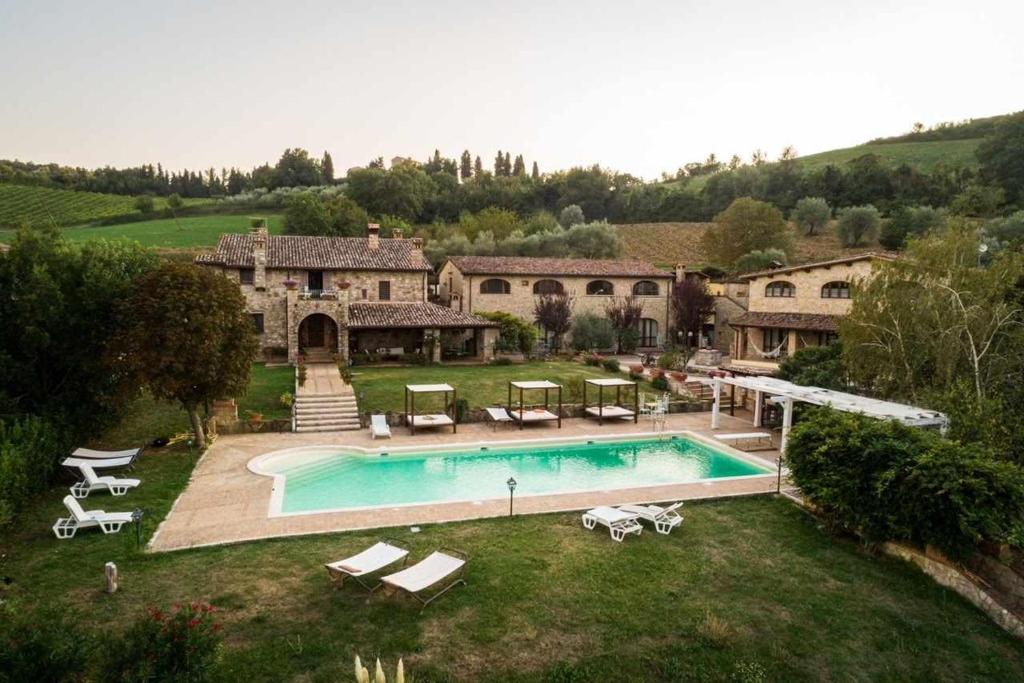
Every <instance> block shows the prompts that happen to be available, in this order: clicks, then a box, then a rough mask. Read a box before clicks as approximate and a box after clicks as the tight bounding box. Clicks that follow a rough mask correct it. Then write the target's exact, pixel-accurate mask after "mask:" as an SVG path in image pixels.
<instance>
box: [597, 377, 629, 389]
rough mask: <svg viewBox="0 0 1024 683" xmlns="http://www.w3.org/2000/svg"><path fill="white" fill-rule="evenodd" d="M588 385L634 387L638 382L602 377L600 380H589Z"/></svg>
mask: <svg viewBox="0 0 1024 683" xmlns="http://www.w3.org/2000/svg"><path fill="white" fill-rule="evenodd" d="M587 384H593V385H594V386H596V387H632V386H635V385H636V382H633V381H630V380H628V379H620V378H618V377H602V378H598V379H588V380H587Z"/></svg>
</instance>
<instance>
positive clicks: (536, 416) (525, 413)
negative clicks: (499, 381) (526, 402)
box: [508, 380, 562, 429]
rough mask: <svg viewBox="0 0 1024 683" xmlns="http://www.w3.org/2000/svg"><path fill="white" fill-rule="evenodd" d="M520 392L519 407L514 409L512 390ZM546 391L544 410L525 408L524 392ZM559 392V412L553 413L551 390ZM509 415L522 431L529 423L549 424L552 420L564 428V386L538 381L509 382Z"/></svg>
mask: <svg viewBox="0 0 1024 683" xmlns="http://www.w3.org/2000/svg"><path fill="white" fill-rule="evenodd" d="M513 389H518V390H519V407H518V408H516V409H513V408H512V390H513ZM541 389H543V390H544V408H543V409H539V408H533V409H530V410H526V408H525V407H524V406H523V392H524V391H539V390H541ZM552 389H557V390H558V412H557V413H552V412H551V403H550V398H551V390H552ZM508 413H509V415H510V416H511V417H512V419H513V420H518V421H519V428H520V429H522V428H523V426H524V425H525V424H526V423H527V422H549V421H551V420H557V421H558V428H559V429H561V428H562V385H561V384H555V383H554V382H549V381H547V380H537V381H522V382H509V383H508Z"/></svg>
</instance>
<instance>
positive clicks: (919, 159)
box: [797, 139, 981, 172]
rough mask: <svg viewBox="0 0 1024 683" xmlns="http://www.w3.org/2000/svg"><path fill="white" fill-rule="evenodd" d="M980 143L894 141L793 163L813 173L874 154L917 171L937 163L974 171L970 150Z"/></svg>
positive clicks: (890, 162)
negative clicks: (829, 165) (830, 165)
mask: <svg viewBox="0 0 1024 683" xmlns="http://www.w3.org/2000/svg"><path fill="white" fill-rule="evenodd" d="M979 143H981V140H980V139H978V140H937V141H932V142H894V143H889V144H878V143H875V144H866V145H858V146H856V147H847V148H845V149H833V150H830V151H828V152H820V153H818V154H809V155H807V156H805V157H799V158H798V159H797V163H799V164H800V165H801V166H802V167H804V168H805V169H808V170H817V169H820V168H823V167H825V166H827V165H828V164H834V165H836V166H843V165H844V164H846V163H847V162H849V161H851V160H853V159H856V158H857V157H859V156H863V155H865V154H876V155H878V156H879V157H881V158H882V160H883V161H884V162H885V163H887V164H889V165H891V166H899V165H900V164H908V165H910V166H913V167H914V168H916V169H918V170H919V171H926V172H930V171H933V170H935V167H936V166H937V165H938V164H939V163H944V164H946V165H947V166H963V167H967V168H975V167H977V165H978V160H977V158H976V157H975V156H974V151H975V150H976V149H977V148H978V144H979Z"/></svg>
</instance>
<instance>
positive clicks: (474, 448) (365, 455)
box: [249, 435, 774, 516]
mask: <svg viewBox="0 0 1024 683" xmlns="http://www.w3.org/2000/svg"><path fill="white" fill-rule="evenodd" d="M249 469H250V470H252V471H253V472H256V473H257V474H263V475H267V476H273V477H274V478H275V486H274V493H273V495H272V496H271V511H270V512H271V515H272V516H276V515H282V514H283V515H289V514H307V513H311V512H321V511H328V510H331V511H334V510H355V509H366V508H375V507H396V506H403V505H417V504H424V503H444V502H456V501H463V502H465V501H482V500H491V499H496V498H503V497H508V488H507V485H506V481H507V480H508V478H509V477H514V478H515V480H516V482H517V487H516V496H517V497H519V496H537V495H545V494H557V493H574V492H580V491H609V490H615V489H626V488H639V487H644V486H658V485H666V484H681V483H689V482H695V481H702V480H709V479H725V478H737V477H751V476H764V475H767V474H771V473H772V472H773V471H774V470H772V469H770V468H769V467H767V466H766V465H762V464H759V463H757V462H755V461H754V460H752V459H748V458H745V457H742V456H739V455H732V454H729V453H726V452H725V451H724V450H721V449H719V448H716V447H714V446H712V445H711V444H708V443H704V442H701V441H699V440H698V439H696V438H693V437H692V436H690V435H674V436H664V437H654V438H651V437H648V438H636V437H632V438H628V439H624V438H614V439H589V440H577V441H554V442H553V441H552V440H546V441H533V442H519V443H515V442H501V443H495V444H490V445H484V444H472V445H468V444H464V445H456V446H449V447H446V448H443V449H437V450H428V449H422V448H421V449H412V448H408V447H407V448H406V449H400V448H394V449H388V448H386V447H385V448H382V449H379V450H376V451H374V450H371V451H362V450H360V449H343V448H339V447H316V448H299V449H292V450H289V451H282V452H280V453H272V454H269V455H265V456H260V457H259V458H256V459H254V460H253V461H252V462H250V464H249Z"/></svg>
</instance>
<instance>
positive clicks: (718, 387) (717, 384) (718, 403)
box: [711, 377, 722, 429]
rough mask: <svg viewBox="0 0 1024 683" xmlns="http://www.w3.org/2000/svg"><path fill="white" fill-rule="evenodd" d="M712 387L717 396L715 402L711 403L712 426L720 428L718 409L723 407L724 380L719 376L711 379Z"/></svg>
mask: <svg viewBox="0 0 1024 683" xmlns="http://www.w3.org/2000/svg"><path fill="white" fill-rule="evenodd" d="M711 389H712V391H713V394H714V397H715V402H714V403H712V404H711V428H712V429H718V423H719V419H718V411H719V410H720V409H721V407H722V380H721V379H720V378H718V377H715V378H714V379H713V380H711Z"/></svg>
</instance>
